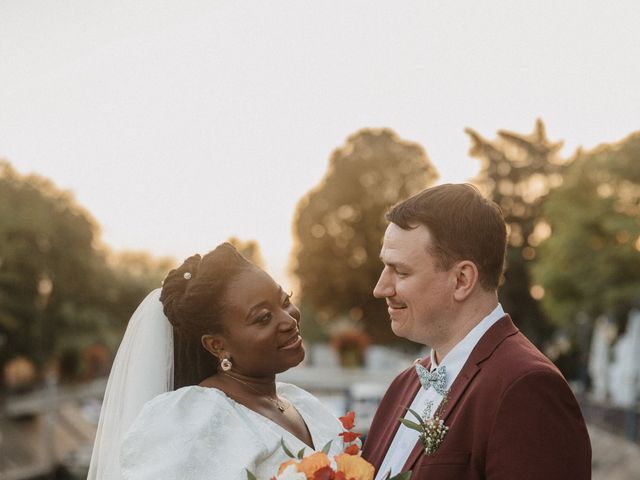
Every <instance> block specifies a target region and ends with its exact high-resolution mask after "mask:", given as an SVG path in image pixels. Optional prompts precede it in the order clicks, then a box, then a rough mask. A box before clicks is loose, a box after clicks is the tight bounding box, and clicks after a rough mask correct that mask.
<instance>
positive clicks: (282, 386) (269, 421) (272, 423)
mask: <svg viewBox="0 0 640 480" xmlns="http://www.w3.org/2000/svg"><path fill="white" fill-rule="evenodd" d="M287 386H288V385H286V384H283V383H281V382H276V392H277V393H278V394H279V393H280V390H283V389H286V388H287ZM193 387H197V388H201V389H203V390H214V391H215V392H218V393H220V394H221V395H222V396H224V398H226V399H227V400H228V401H230V402H232V403H233V404H234V405H238V406H239V407H241V408H242V409H243V410H245V411H247V412H249V413H250V414H252V415H255V416H257V417H259V418H261V419H263V420H265V421H266V423H267V424H268V425H270V426H271V427H272V428H273V427H275V428H276V429H277V430H279V431H281V432H284V433H286V434H287V435H288V437H290V438H293V439H295V440H296V441H297V442H299V443H300V444H301V445H304V447H306V448H310V449H311V450H312V451H315V447H314V446H312V445H307V443H306V442H304V441H302V440H301V439H300V438H298V437H297V436H296V435H294V434H293V433H291V432H290V431H289V430H287V429H286V428H284V427H283V426H282V425H280V424H279V423H277V422H275V421H273V420H272V419H271V418H269V417H267V416H265V415H262V414H261V413H259V412H256V411H255V410H253V409H251V408H249V407H247V406H246V405H244V404H242V403H240V402H238V401H236V400H234V399H233V398H231V397H230V396H229V395H227V394H226V393H225V392H224V391H223V390H220V389H219V388H217V387H203V386H201V385H193ZM281 396H283V395H281ZM284 398H285V399H286V400H287V401H288V402H289V403H290V404H291V408H295V410H296V412H298V415H300V418H302V421H303V422H304V425H305V427H306V428H307V431H308V432H309V435H310V436H311V442H312V443H313V445H316V444H317V443H318V442H317V440H318V439H317V438H316V432H314V431H313V429H312V428H311V427H310V426H309V425H310V422H309V420H308V419H307V418H306V416H305V412H303V411H304V408H302V409H300V408H299V407H298V406H297V405H296V404H295V403H294V402H292V401H291V400H290V399H289V398H287V397H286V396H284ZM311 423H313V422H311Z"/></svg>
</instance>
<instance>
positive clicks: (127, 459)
mask: <svg viewBox="0 0 640 480" xmlns="http://www.w3.org/2000/svg"><path fill="white" fill-rule="evenodd" d="M277 392H278V395H279V396H281V397H284V398H286V399H287V400H289V401H290V402H291V403H292V405H294V406H295V408H296V409H297V410H298V412H299V413H300V415H301V416H302V418H303V419H304V420H305V422H306V424H307V427H308V429H309V432H310V433H311V437H312V439H313V443H314V446H315V448H316V450H320V449H321V448H322V447H323V446H324V445H325V444H326V443H327V442H329V441H330V440H333V442H332V444H331V454H337V453H339V452H340V451H341V450H342V449H343V443H342V441H341V437H338V434H339V433H340V432H341V431H342V427H341V425H340V422H339V421H338V420H337V419H336V418H335V417H334V416H333V415H332V414H331V413H330V412H329V411H328V410H327V409H326V407H324V406H323V405H322V404H321V403H320V402H319V401H318V399H316V398H315V397H314V396H312V395H311V394H309V393H308V392H306V391H304V390H302V389H300V388H298V387H295V386H293V385H289V384H286V383H278V384H277ZM281 439H284V441H285V443H286V444H287V446H288V447H289V448H290V450H291V451H293V452H298V451H299V450H301V449H302V448H305V447H306V449H307V452H311V451H312V449H311V447H309V446H308V445H305V444H304V443H303V442H302V441H301V440H299V439H298V438H297V437H295V436H294V435H292V434H291V433H290V432H288V431H287V430H285V429H284V428H282V427H281V426H279V425H278V424H276V423H274V422H273V421H271V420H269V419H268V418H266V417H264V416H262V415H260V414H259V413H257V412H254V411H253V410H250V409H249V408H247V407H245V406H244V405H242V404H239V403H237V402H235V401H234V400H232V399H230V398H229V397H227V396H226V395H225V394H224V392H222V391H220V390H218V389H215V388H205V387H198V386H192V387H184V388H181V389H179V390H176V391H173V392H167V393H164V394H161V395H158V396H157V397H156V398H154V399H153V400H151V401H150V402H148V403H147V404H146V405H145V406H144V408H143V409H142V411H141V412H140V415H139V416H138V417H137V419H136V421H135V422H134V423H133V425H132V426H131V428H130V430H129V431H128V433H127V435H126V436H125V439H124V441H123V444H122V451H121V457H120V461H121V465H122V474H123V477H124V478H125V479H127V480H146V479H149V480H151V479H153V480H178V479H184V480H192V479H193V480H195V479H212V480H215V479H224V480H246V478H247V474H246V470H245V469H249V470H250V471H251V472H252V473H254V474H255V475H256V476H257V477H258V478H259V479H269V478H271V477H272V476H274V475H275V474H277V470H278V466H279V465H280V464H281V463H282V462H284V461H285V460H287V459H288V457H287V456H286V455H285V453H284V452H283V451H282V448H281V446H280V441H281Z"/></svg>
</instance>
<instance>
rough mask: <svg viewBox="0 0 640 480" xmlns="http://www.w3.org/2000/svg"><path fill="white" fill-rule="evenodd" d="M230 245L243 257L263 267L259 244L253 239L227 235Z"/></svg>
mask: <svg viewBox="0 0 640 480" xmlns="http://www.w3.org/2000/svg"><path fill="white" fill-rule="evenodd" d="M227 241H228V242H229V243H230V244H231V245H233V246H234V247H236V250H238V251H239V252H240V253H241V254H242V255H243V256H244V257H245V258H247V259H248V260H251V261H252V262H253V263H255V264H256V265H257V266H259V267H260V268H264V259H263V258H262V252H261V251H260V244H259V243H258V242H256V241H255V240H240V239H239V238H238V237H229V240H227Z"/></svg>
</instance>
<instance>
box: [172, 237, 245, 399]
mask: <svg viewBox="0 0 640 480" xmlns="http://www.w3.org/2000/svg"><path fill="white" fill-rule="evenodd" d="M252 268H255V266H254V265H253V264H252V263H251V262H249V261H248V260H247V259H246V258H244V257H243V256H242V255H241V254H240V253H239V252H238V251H237V250H236V249H235V248H234V247H233V246H232V245H231V244H229V243H223V244H221V245H219V246H218V247H216V249H215V250H213V251H211V252H209V253H207V254H206V255H205V256H204V257H200V255H193V256H191V257H189V258H187V259H186V260H185V261H184V263H183V264H182V265H180V266H179V267H178V268H177V269H175V270H171V271H170V272H169V274H168V275H167V278H165V280H164V282H163V284H162V293H161V295H160V301H161V302H162V305H163V307H164V313H165V315H166V316H167V318H168V319H169V322H171V325H173V339H174V340H173V342H174V344H173V356H174V374H173V376H174V388H175V389H176V390H177V389H178V388H181V387H184V386H187V385H197V384H198V383H200V382H201V381H202V380H204V379H205V378H207V377H210V376H211V375H213V374H215V373H216V372H217V371H218V364H219V362H218V359H216V358H215V357H214V356H213V355H211V353H209V352H208V351H207V350H205V348H204V347H203V346H202V343H201V341H200V339H201V338H202V335H204V334H216V333H222V332H223V324H222V318H223V316H224V314H225V306H224V303H223V299H224V296H225V293H226V291H227V287H228V286H229V284H230V283H231V281H232V280H233V279H234V278H235V277H236V276H237V275H238V274H239V273H241V272H243V271H246V270H249V269H252Z"/></svg>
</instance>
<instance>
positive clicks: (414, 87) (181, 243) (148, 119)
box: [0, 0, 640, 283]
mask: <svg viewBox="0 0 640 480" xmlns="http://www.w3.org/2000/svg"><path fill="white" fill-rule="evenodd" d="M639 19H640V2H638V1H634V0H629V1H621V0H617V1H615V2H604V1H602V2H601V1H592V0H571V1H569V0H565V1H562V2H558V1H541V0H537V1H528V2H512V1H507V0H503V1H496V0H493V1H487V0H484V1H481V2H479V1H452V0H449V1H444V0H441V1H432V0H414V1H405V2H397V1H387V2H382V1H372V0H367V1H361V0H358V1H348V2H346V1H344V0H342V1H317V0H316V1H306V0H305V1H302V0H291V1H271V2H265V1H258V0H255V1H251V2H249V1H240V0H229V1H213V0H208V1H190V0H181V1H177V0H175V1H174V0H164V1H161V2H158V1H150V0H143V1H135V2H132V1H113V2H98V1H88V0H69V1H66V2H50V1H46V0H40V1H36V0H4V1H2V2H0V158H5V159H7V160H9V161H10V162H11V163H12V164H13V165H14V167H15V168H16V169H18V171H20V172H21V173H28V172H36V173H39V174H42V175H45V176H47V177H49V178H51V179H52V180H53V181H54V182H55V183H56V184H57V185H58V186H59V187H61V188H64V189H69V190H72V191H73V192H74V193H75V195H76V198H77V200H78V201H79V202H80V203H81V204H82V205H83V206H85V207H86V208H87V209H88V210H89V211H90V212H91V214H92V215H93V216H94V218H95V219H96V220H97V222H98V223H99V224H100V225H101V227H102V238H103V240H104V242H105V243H106V244H108V245H109V246H110V247H112V248H114V249H136V250H148V251H149V252H151V253H153V254H156V255H172V256H175V257H177V258H178V259H182V258H183V257H185V256H187V255H190V254H192V253H194V252H201V253H204V252H206V251H208V250H209V249H211V248H212V247H213V246H215V245H216V244H217V243H219V242H221V241H223V240H225V239H226V238H228V237H229V236H230V235H236V236H239V237H240V238H242V239H255V240H257V241H258V242H259V243H260V245H261V248H262V253H263V256H264V257H265V259H266V261H267V267H268V269H269V270H270V271H271V272H272V273H273V274H274V275H275V276H276V278H277V279H279V280H280V281H282V282H283V283H287V281H286V280H285V270H286V265H287V262H288V257H289V253H290V251H291V246H292V242H291V221H292V218H293V214H294V209H295V205H296V203H297V201H298V200H299V199H300V198H301V197H302V196H303V195H304V194H305V193H306V192H307V191H308V190H310V189H311V188H313V187H314V186H315V185H317V184H318V182H319V181H320V180H321V178H322V176H323V175H324V172H325V169H326V167H327V161H328V158H329V156H330V154H331V151H332V150H333V149H334V148H336V147H339V146H340V145H342V144H343V143H344V141H345V139H346V138H347V137H348V136H349V135H350V134H352V133H354V132H355V131H356V130H358V129H360V128H363V127H389V128H392V129H393V130H395V131H396V132H397V133H398V135H399V136H400V137H401V138H403V139H407V140H411V141H415V142H418V143H420V144H421V145H423V146H424V147H425V149H426V151H427V154H428V156H429V157H430V159H431V161H432V162H433V164H434V165H435V166H436V168H437V170H438V171H439V172H440V175H441V179H440V181H465V180H468V179H469V178H471V177H473V176H474V175H475V174H476V173H477V170H478V166H479V165H478V162H477V161H476V160H473V159H471V158H469V156H468V154H467V150H468V148H469V141H468V138H467V137H466V135H465V134H464V133H463V129H464V128H465V127H472V128H474V129H475V130H477V131H479V132H480V133H481V134H482V135H484V136H485V137H489V138H493V137H494V136H495V132H496V131H497V130H498V129H503V128H504V129H509V130H515V131H519V132H530V131H531V130H532V129H533V126H534V122H535V120H536V118H538V117H539V118H542V119H543V120H544V121H545V123H546V125H547V132H548V135H549V137H550V138H551V139H552V140H564V141H565V148H564V150H563V154H565V155H567V156H568V155H570V154H571V153H572V152H573V151H574V150H575V149H576V147H578V146H579V145H582V146H584V147H586V148H592V147H594V146H596V145H598V144H600V143H603V142H615V141H617V140H620V139H622V138H623V137H625V136H626V135H628V134H629V133H631V132H632V131H635V130H638V129H640V88H638V85H640V62H638V59H639V58H640V31H639V30H638V27H637V26H638V20H639Z"/></svg>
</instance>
